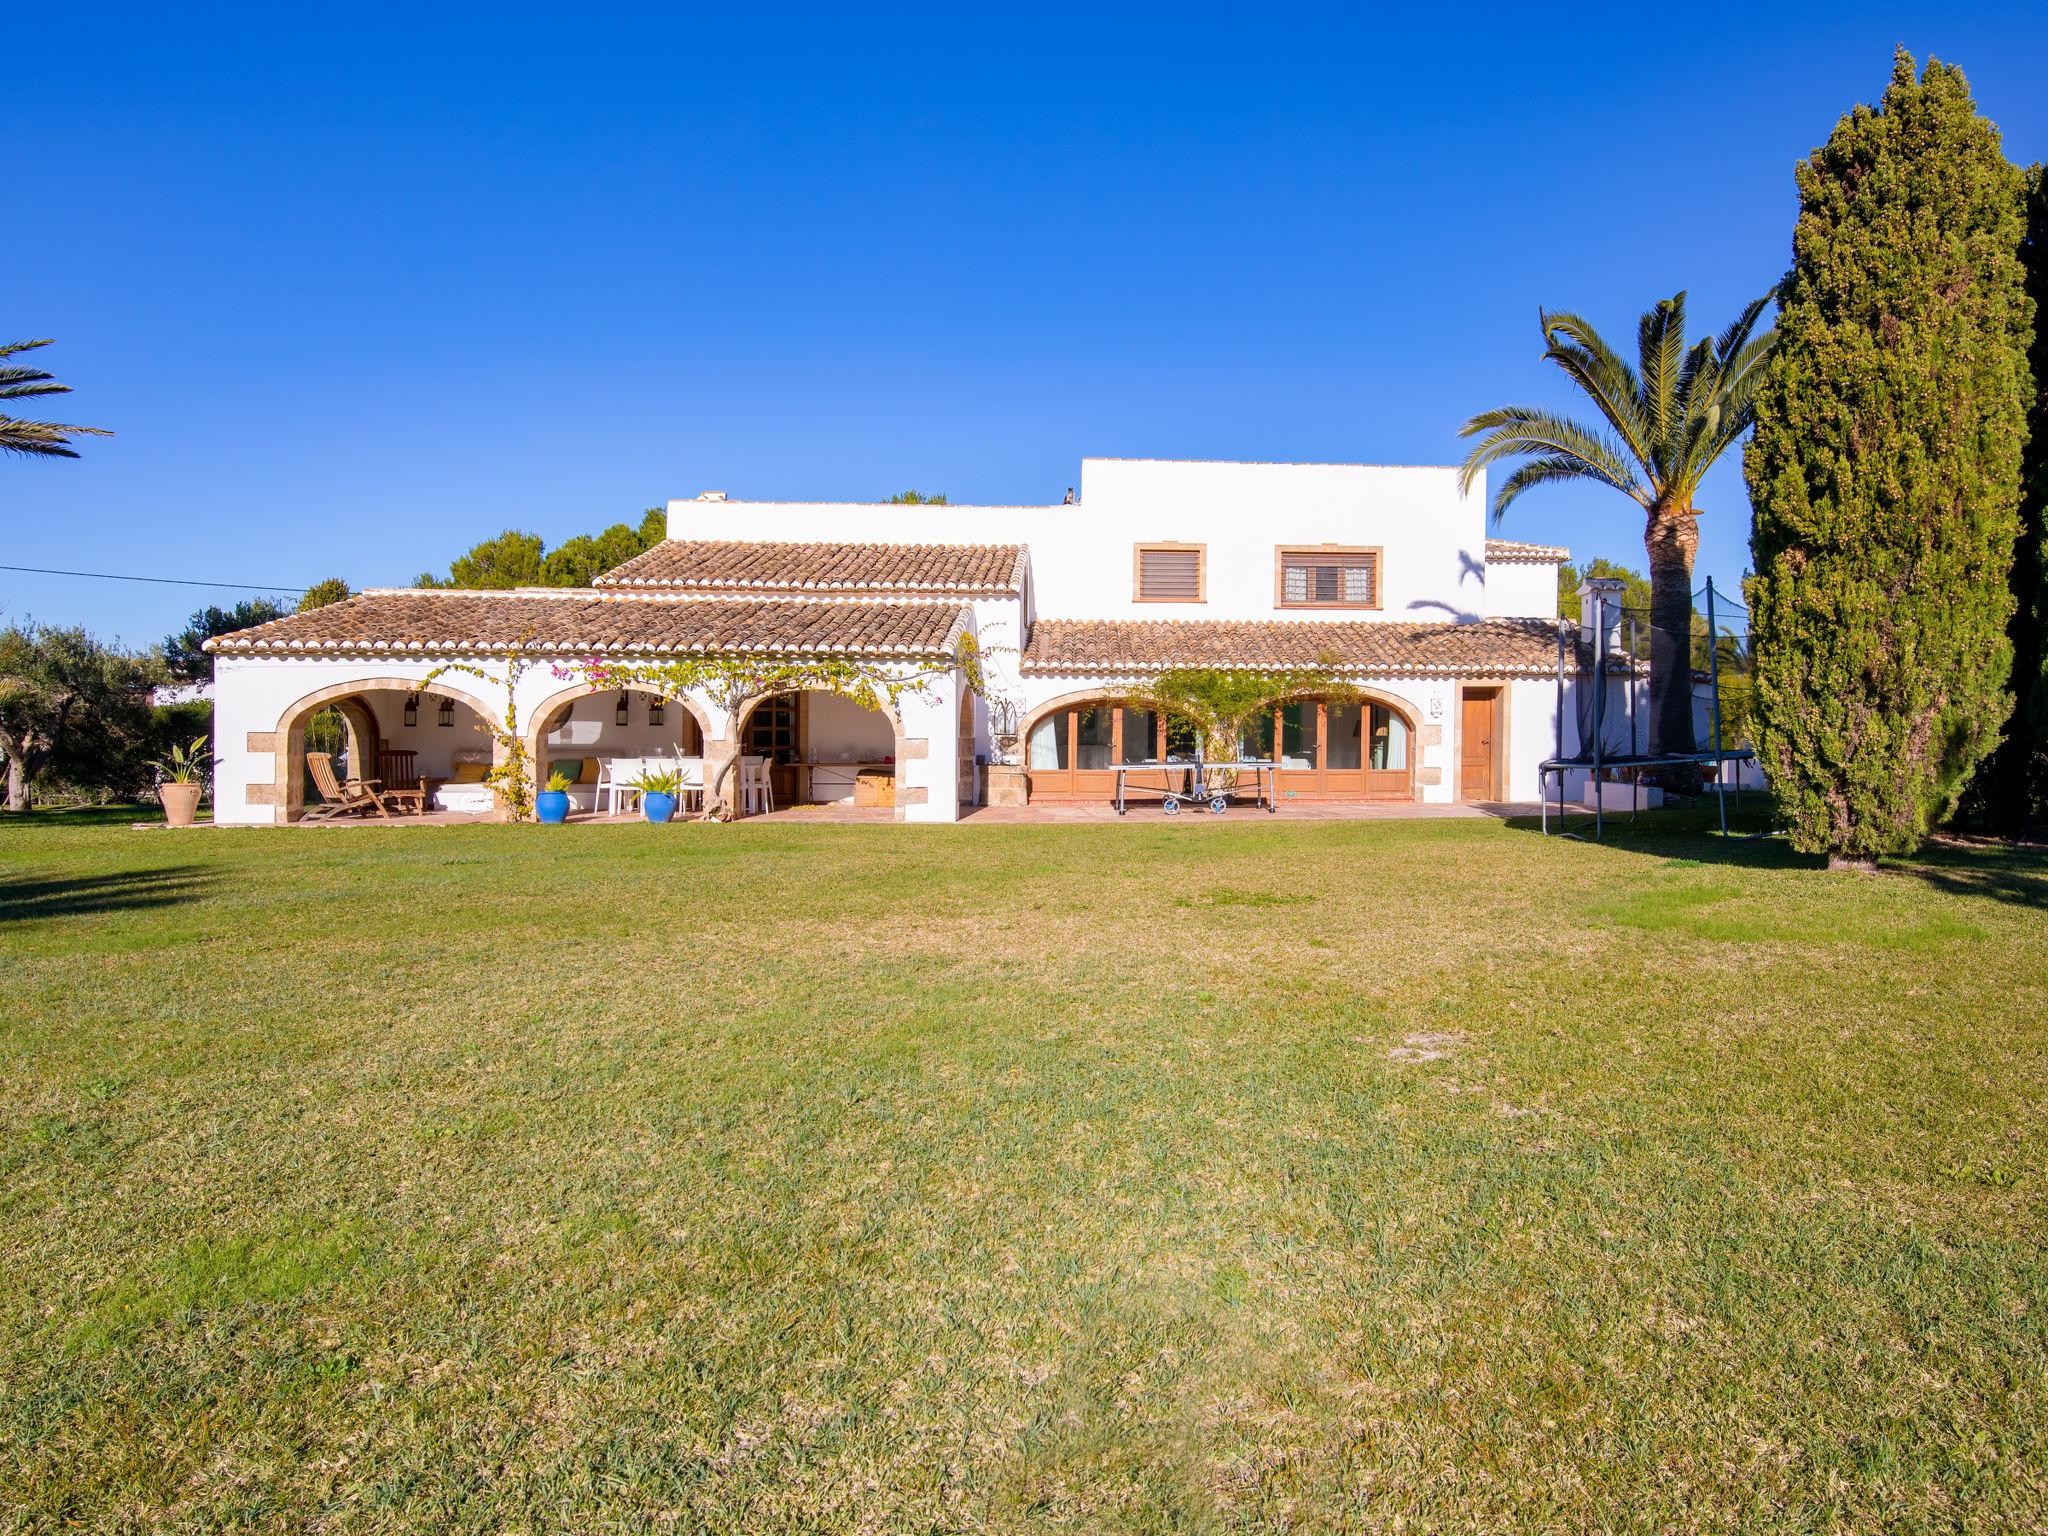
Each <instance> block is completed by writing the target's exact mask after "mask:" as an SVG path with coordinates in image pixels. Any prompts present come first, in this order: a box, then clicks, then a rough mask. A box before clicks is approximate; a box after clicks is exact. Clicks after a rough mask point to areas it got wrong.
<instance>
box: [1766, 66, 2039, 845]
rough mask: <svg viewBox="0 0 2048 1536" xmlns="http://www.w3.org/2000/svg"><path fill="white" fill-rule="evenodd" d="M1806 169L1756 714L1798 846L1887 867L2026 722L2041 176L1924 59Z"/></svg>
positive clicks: (1778, 404)
mask: <svg viewBox="0 0 2048 1536" xmlns="http://www.w3.org/2000/svg"><path fill="white" fill-rule="evenodd" d="M1798 184H1799V198H1800V213H1799V223H1798V227H1797V229H1796V231H1795V233H1794V236H1793V251H1792V270H1791V272H1790V273H1789V274H1788V275H1787V276H1786V279H1785V282H1784V286H1783V288H1782V290H1781V292H1780V296H1779V310H1780V312H1779V320H1778V338H1779V339H1778V347H1777V350H1776V352H1775V354H1774V355H1773V357H1772V359H1771V361H1770V363H1769V365H1768V366H1767V370H1766V373H1765V377H1764V380H1763V383H1762V386H1761V388H1760V389H1759V390H1758V394H1757V401H1756V418H1757V427H1756V435H1755V438H1754V439H1753V440H1752V442H1751V444H1750V447H1749V451H1748V455H1747V472H1748V477H1749V488H1750V499H1751V502H1752V504H1753V505H1754V507H1755V520H1754V523H1753V525H1752V530H1751V536H1750V543H1751V552H1752V555H1753V558H1754V561H1755V568H1756V575H1755V576H1754V577H1752V578H1751V579H1750V581H1749V583H1748V598H1749V609H1750V618H1751V626H1752V632H1753V634H1754V637H1755V642H1756V654H1757V679H1756V707H1757V711H1758V716H1759V721H1758V724H1759V735H1760V745H1761V748H1762V756H1763V759H1764V764H1765V768H1766V771H1767V772H1768V773H1769V774H1770V776H1771V781H1772V786H1773V788H1774V789H1775V790H1776V791H1777V793H1778V797H1779V802H1780V805H1781V807H1782V808H1783V811H1784V813H1785V815H1786V817H1787V820H1788V821H1789V823H1790V827H1791V836H1792V842H1793V845H1794V846H1795V847H1797V848H1799V849H1802V850H1804V851H1807V852H1825V853H1827V854H1829V855H1830V856H1831V859H1832V860H1833V861H1834V862H1837V863H1863V862H1867V861H1869V860H1870V859H1872V858H1874V857H1875V856H1876V855H1878V854H1883V853H1898V852H1906V851H1910V850H1911V849H1913V848H1914V847H1916V846H1917V845H1918V844H1919V842H1920V840H1921V838H1922V837H1923V836H1924V835H1925V834H1926V832H1927V830H1928V828H1929V827H1930V826H1932V825H1934V824H1935V823H1937V822H1938V821H1940V820H1941V819H1943V818H1944V817H1946V816H1947V815H1948V813H1949V812H1950V811H1951V810H1952V809H1953V807H1954V803H1955V797H1956V796H1957V794H1958V793H1959V792H1960V790H1961V789H1962V787H1963V785H1964V784H1965V783H1966V782H1967V780H1968V778H1969V775H1970V773H1971V771H1972V770H1973V769H1974V768H1975V767H1976V765H1977V763H1978V761H1979V760H1980V759H1981V758H1982V757H1983V756H1984V755H1985V753H1986V752H1987V751H1989V750H1990V749H1991V747H1992V746H1993V745H1994V743H1996V741H1997V740H1998V734H1999V730H2000V728H2001V727H2002V726H2003V725H2004V724H2005V719H2006V715H2007V713H2008V706H2009V699H2008V697H2007V695H2006V694H2005V691H2004V690H2005V685H2006V680H2007V676H2008V672H2009V669H2010V665H2011V658H2012V645H2011V642H2010V640H2009V639H2008V638H2007V635H2006V632H2005V626H2006V621H2007V618H2008V617H2009V616H2010V614H2011V612H2012V593H2011V590H2010V588H2009V586H2008V585H2007V576H2008V573H2009V572H2010V570H2011V566H2012V554H2013V540H2014V536H2015V534H2016V533H2017V532H2018V527H2019V518H2018V500H2019V475H2020V448H2021V443H2022V441H2023V439H2024V437H2025V430H2026V429H2025V412H2026V402H2027V389H2028V386H2027V374H2026V346H2027V342H2028V340H2029V338H2030V336H2031V334H2032V327H2033V305H2032V303H2031V301H2030V300H2029V299H2028V298H2027V296H2026V293H2025V291H2024V286H2023V281H2022V273H2021V267H2020V259H2019V248H2020V241H2021V236H2022V232H2023V227H2024V213H2023V183H2022V178H2021V175H2020V172H2019V171H2018V170H2016V169H2015V168H2014V167H2013V166H2012V165H2011V164H2009V163H2008V162H2007V161H2006V159H2005V156H2004V154H2003V153H2002V151H2001V149H2000V145H1999V137H1998V130H1997V129H1996V128H1995V127H1994V126H1993V125H1992V124H1991V123H1990V122H1988V121H1986V120H1985V119H1984V118H1982V117H1979V116H1978V115H1977V111H1976V107H1975V104H1974V103H1973V102H1972V101H1971V99H1970V93H1969V86H1968V83H1967V82H1966V81H1965V80H1964V79H1963V76H1962V72H1961V71H1960V70H1957V69H1955V68H1952V67H1950V66H1948V65H1944V64H1941V63H1938V62H1935V61H1933V60H1929V62H1928V65H1927V68H1926V71H1925V72H1924V74H1923V75H1922V76H1921V77H1920V78H1919V79H1918V80H1916V79H1915V78H1914V70H1913V60H1912V57H1911V55H1909V54H1907V53H1906V52H1905V51H1904V50H1903V49H1901V50H1900V51H1899V54H1898V57H1897V59H1896V61H1895V63H1894V66H1893V70H1892V80H1891V86H1890V88H1889V89H1888V90H1887V91H1886V92H1885V94H1884V100H1883V102H1882V103H1881V104H1880V105H1879V106H1878V107H1877V108H1876V109H1875V110H1872V109H1871V108H1869V107H1862V106H1859V107H1857V108H1856V109H1855V111H1853V112H1851V113H1850V114H1849V115H1848V116H1847V117H1844V118H1843V119H1842V120H1841V121H1840V122H1839V123H1838V124H1837V125H1836V127H1835V131H1834V133H1833V135H1832V136H1831V137H1830V138H1829V139H1828V142H1827V143H1826V144H1824V145H1823V146H1822V147H1821V148H1820V149H1818V150H1817V151H1815V152H1814V154H1813V155H1812V157H1811V158H1810V159H1808V161H1807V162H1806V163H1805V164H1804V165H1802V166H1800V167H1799V171H1798Z"/></svg>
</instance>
